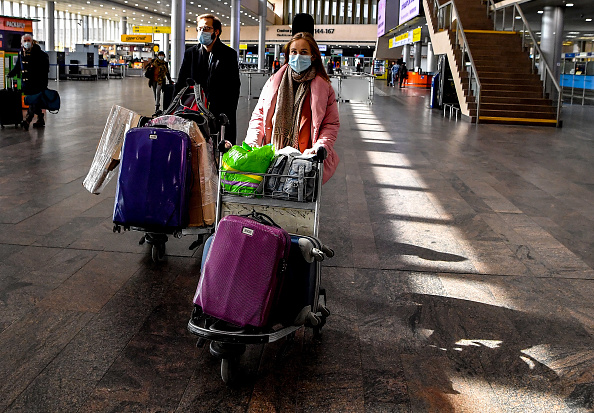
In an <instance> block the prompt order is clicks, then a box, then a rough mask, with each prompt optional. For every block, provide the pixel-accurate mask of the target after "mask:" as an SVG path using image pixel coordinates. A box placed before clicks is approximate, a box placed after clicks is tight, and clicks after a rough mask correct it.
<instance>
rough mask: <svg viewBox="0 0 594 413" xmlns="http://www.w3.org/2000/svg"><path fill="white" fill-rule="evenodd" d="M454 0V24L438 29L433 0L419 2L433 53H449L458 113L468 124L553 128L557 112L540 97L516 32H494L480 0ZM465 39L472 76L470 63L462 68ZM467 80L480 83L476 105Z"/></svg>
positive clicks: (442, 0) (539, 86) (539, 85)
mask: <svg viewBox="0 0 594 413" xmlns="http://www.w3.org/2000/svg"><path fill="white" fill-rule="evenodd" d="M439 1H440V4H444V3H445V0H439ZM453 1H454V3H455V9H456V10H457V13H458V18H459V24H457V23H458V22H457V21H456V20H454V21H453V24H452V26H451V29H450V28H449V27H447V28H446V29H445V30H441V31H440V30H438V29H437V27H438V25H437V23H438V22H437V17H436V13H435V12H434V0H424V1H423V6H424V7H425V15H426V16H428V18H427V25H428V27H429V32H430V35H431V41H432V44H433V45H438V47H441V48H442V49H443V50H441V53H440V52H439V51H437V50H436V51H435V53H436V54H442V53H444V52H445V53H446V54H447V55H448V60H449V62H450V68H451V70H452V74H453V75H454V82H455V83H456V89H457V92H458V99H459V102H460V109H461V111H462V114H463V115H465V116H466V118H467V119H468V120H470V121H471V122H475V121H476V122H479V123H505V124H522V125H546V126H557V125H558V120H557V108H556V107H554V106H553V102H552V101H551V100H550V99H549V98H548V96H545V97H543V82H542V81H541V80H540V76H539V75H538V74H536V73H532V62H531V60H530V56H529V54H528V52H527V51H525V50H523V49H522V40H521V38H520V36H519V35H518V33H517V32H513V31H495V30H493V22H492V21H491V19H490V18H488V17H487V9H486V5H485V4H483V3H482V2H481V0H453ZM460 26H461V27H463V33H461V32H460V31H459V27H460ZM456 36H458V39H456ZM464 38H465V40H466V44H467V47H468V49H469V52H468V55H471V56H472V60H473V62H474V67H475V69H476V73H472V67H471V66H470V65H467V64H463V61H465V62H468V60H469V59H468V57H466V58H465V59H463V51H462V47H464V46H463V41H462V40H461V39H464ZM444 40H445V41H444ZM457 40H458V41H457ZM457 45H460V46H457ZM469 71H470V72H471V73H469ZM470 76H476V77H477V78H478V80H479V82H478V83H479V84H480V96H479V100H478V102H477V99H476V98H477V96H476V95H477V90H473V91H470V83H471V82H469V77H470ZM456 77H457V79H456ZM475 89H477V87H475ZM477 108H478V111H479V113H478V119H477Z"/></svg>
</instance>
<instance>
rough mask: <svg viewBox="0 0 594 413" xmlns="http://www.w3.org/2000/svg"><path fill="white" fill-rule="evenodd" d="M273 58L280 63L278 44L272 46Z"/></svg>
mask: <svg viewBox="0 0 594 413" xmlns="http://www.w3.org/2000/svg"><path fill="white" fill-rule="evenodd" d="M274 58H275V59H276V60H278V61H279V62H280V44H275V45H274Z"/></svg>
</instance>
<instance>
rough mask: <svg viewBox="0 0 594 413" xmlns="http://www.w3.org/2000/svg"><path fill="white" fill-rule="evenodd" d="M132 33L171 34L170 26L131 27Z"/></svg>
mask: <svg viewBox="0 0 594 413" xmlns="http://www.w3.org/2000/svg"><path fill="white" fill-rule="evenodd" d="M132 33H171V27H170V26H132Z"/></svg>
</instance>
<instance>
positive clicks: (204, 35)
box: [198, 32, 213, 46]
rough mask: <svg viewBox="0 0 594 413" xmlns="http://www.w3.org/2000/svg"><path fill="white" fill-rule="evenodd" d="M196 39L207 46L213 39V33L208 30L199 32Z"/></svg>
mask: <svg viewBox="0 0 594 413" xmlns="http://www.w3.org/2000/svg"><path fill="white" fill-rule="evenodd" d="M198 41H199V42H200V44H203V45H204V46H209V45H210V44H211V43H212V41H213V34H212V33H209V32H200V38H199V39H198Z"/></svg>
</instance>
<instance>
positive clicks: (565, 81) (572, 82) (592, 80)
mask: <svg viewBox="0 0 594 413" xmlns="http://www.w3.org/2000/svg"><path fill="white" fill-rule="evenodd" d="M559 86H561V89H562V90H563V98H564V99H565V101H570V102H571V103H574V100H575V101H577V102H579V101H580V100H581V103H582V105H584V104H586V101H588V102H589V103H592V102H593V101H594V92H593V91H594V76H587V75H571V74H563V75H561V77H560V79H559Z"/></svg>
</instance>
